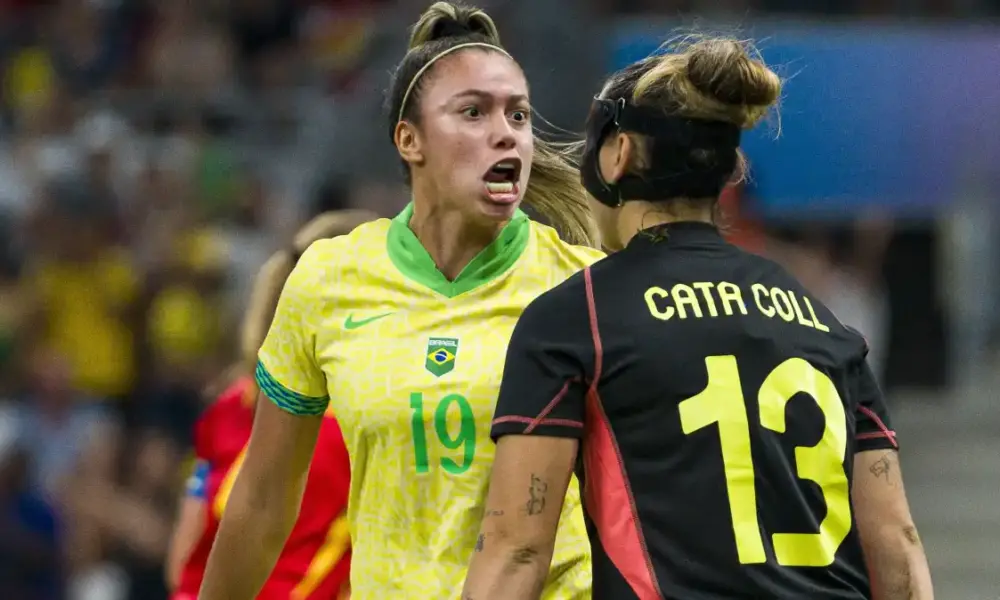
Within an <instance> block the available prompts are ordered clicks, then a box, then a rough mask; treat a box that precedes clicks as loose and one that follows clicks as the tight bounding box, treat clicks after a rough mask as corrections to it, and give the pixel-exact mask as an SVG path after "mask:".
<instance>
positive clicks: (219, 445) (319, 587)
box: [172, 378, 351, 600]
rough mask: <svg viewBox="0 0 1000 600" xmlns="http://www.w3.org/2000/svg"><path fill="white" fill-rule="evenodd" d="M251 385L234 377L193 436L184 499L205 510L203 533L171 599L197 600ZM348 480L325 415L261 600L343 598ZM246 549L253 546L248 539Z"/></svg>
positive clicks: (235, 468)
mask: <svg viewBox="0 0 1000 600" xmlns="http://www.w3.org/2000/svg"><path fill="white" fill-rule="evenodd" d="M256 396H257V387H256V385H254V383H253V381H252V380H251V379H249V378H244V379H240V380H239V381H237V382H236V383H234V384H233V385H232V386H230V387H229V388H228V389H227V390H226V391H224V392H223V393H222V394H221V395H220V396H219V398H218V400H217V401H216V402H215V403H214V404H213V405H212V406H211V407H209V409H208V410H207V411H206V412H205V414H204V415H203V416H202V417H201V419H200V420H199V422H198V425H197V427H196V430H195V453H196V457H197V459H196V464H195V468H194V473H193V474H192V476H191V479H190V481H189V483H188V497H189V498H193V499H196V500H200V501H201V503H202V504H203V506H204V529H203V530H202V533H201V535H200V536H199V538H198V541H197V542H196V543H195V545H194V548H192V550H191V553H190V554H189V556H188V559H187V561H185V563H184V567H183V569H182V571H181V574H180V579H179V581H178V585H177V589H176V590H175V592H174V594H173V596H172V598H173V600H196V598H197V597H198V589H199V588H200V587H201V580H202V577H203V576H204V574H205V564H206V563H207V562H208V554H209V552H210V551H211V549H212V543H213V541H214V540H215V533H216V531H217V530H218V527H219V521H220V520H221V519H222V512H223V510H224V509H225V506H226V501H227V500H228V499H229V492H230V490H232V486H233V482H234V481H235V480H236V475H237V473H238V472H239V468H240V463H241V462H242V459H243V452H244V449H245V448H246V444H247V441H249V439H250V429H251V426H252V425H253V403H254V400H256ZM349 481H350V464H349V461H348V457H347V449H346V448H345V447H344V440H343V437H342V436H341V433H340V428H339V427H338V426H337V422H336V420H335V419H333V418H332V417H329V416H327V417H325V419H324V421H323V425H322V428H321V430H320V434H319V441H318V442H317V444H316V453H315V455H314V456H313V462H312V466H311V468H310V471H309V479H308V480H307V483H306V490H305V495H304V496H303V499H302V509H301V510H300V512H299V519H298V521H297V522H296V524H295V528H294V529H292V533H291V535H290V536H289V538H288V542H287V543H286V544H285V549H284V550H283V551H282V554H281V557H280V558H279V559H278V563H277V565H275V567H274V571H273V572H272V573H271V577H270V579H268V581H267V584H266V585H265V586H264V589H263V590H262V591H261V594H260V596H258V598H259V600H279V599H280V600H310V599H314V598H316V599H320V598H321V599H323V600H331V599H337V598H344V597H346V596H347V588H348V581H349V577H350V552H351V551H350V538H349V535H348V531H347V520H346V518H345V515H344V510H345V509H346V508H347V492H348V485H349ZM247 543H253V539H252V533H250V534H249V535H248V538H247Z"/></svg>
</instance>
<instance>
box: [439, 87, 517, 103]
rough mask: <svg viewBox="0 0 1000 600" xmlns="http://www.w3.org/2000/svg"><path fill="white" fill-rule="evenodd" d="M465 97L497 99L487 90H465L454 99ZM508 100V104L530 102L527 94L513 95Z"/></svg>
mask: <svg viewBox="0 0 1000 600" xmlns="http://www.w3.org/2000/svg"><path fill="white" fill-rule="evenodd" d="M465 96H476V97H478V98H484V99H492V98H494V97H495V94H493V93H491V92H487V91H485V90H476V89H469V90H463V91H461V92H459V93H457V94H455V95H454V96H452V98H462V97H465ZM507 100H508V102H525V103H526V102H528V96H527V95H525V94H511V95H510V96H509V97H508V98H507Z"/></svg>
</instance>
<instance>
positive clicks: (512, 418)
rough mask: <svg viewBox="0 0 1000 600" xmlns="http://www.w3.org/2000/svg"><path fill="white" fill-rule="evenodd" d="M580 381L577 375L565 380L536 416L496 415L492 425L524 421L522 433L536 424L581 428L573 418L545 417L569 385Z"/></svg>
mask: <svg viewBox="0 0 1000 600" xmlns="http://www.w3.org/2000/svg"><path fill="white" fill-rule="evenodd" d="M578 381H580V379H579V378H578V377H574V378H572V379H568V380H566V383H564V384H563V386H562V388H560V389H559V391H558V392H557V393H556V395H555V396H553V397H552V399H551V400H549V403H548V404H546V405H545V408H543V409H542V412H540V413H538V416H537V417H521V416H517V415H507V416H504V417H497V418H496V419H493V422H492V423H491V424H490V425H491V426H492V425H499V424H501V423H525V424H527V425H528V426H527V427H525V428H524V435H528V434H530V433H531V432H532V431H534V430H535V428H537V427H538V426H545V425H557V426H562V427H576V428H577V429H583V423H582V422H580V421H575V420H573V419H547V418H546V417H548V416H549V414H550V413H551V412H552V411H553V410H555V408H556V407H557V406H559V403H560V402H562V400H563V398H565V397H566V393H567V392H569V386H570V385H572V384H574V383H576V382H578Z"/></svg>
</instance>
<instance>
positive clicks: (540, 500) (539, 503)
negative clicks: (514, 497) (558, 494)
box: [524, 473, 549, 516]
mask: <svg viewBox="0 0 1000 600" xmlns="http://www.w3.org/2000/svg"><path fill="white" fill-rule="evenodd" d="M548 490H549V484H548V483H546V481H545V480H544V479H542V478H541V477H538V476H537V475H535V474H534V473H532V474H531V485H530V486H528V495H529V499H528V501H527V502H526V503H525V505H524V508H525V510H527V512H528V514H529V515H532V516H533V515H540V514H542V511H543V510H545V494H546V492H548Z"/></svg>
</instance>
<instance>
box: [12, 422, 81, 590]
mask: <svg viewBox="0 0 1000 600" xmlns="http://www.w3.org/2000/svg"><path fill="white" fill-rule="evenodd" d="M61 549H62V538H61V530H60V525H59V518H58V516H57V515H56V511H55V509H54V507H53V506H52V505H51V504H50V503H49V502H48V500H46V499H45V498H44V497H43V496H42V495H41V494H39V493H37V492H36V491H34V490H33V488H32V487H31V485H30V482H29V477H28V466H27V460H26V457H25V455H24V453H23V452H21V449H20V447H19V443H18V432H17V429H16V426H15V425H13V424H12V422H11V421H9V420H8V419H5V418H4V417H2V416H0V590H3V597H4V598H9V599H10V600H60V599H61V598H63V597H64V592H63V577H64V575H65V571H64V570H63V560H62V557H61Z"/></svg>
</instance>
